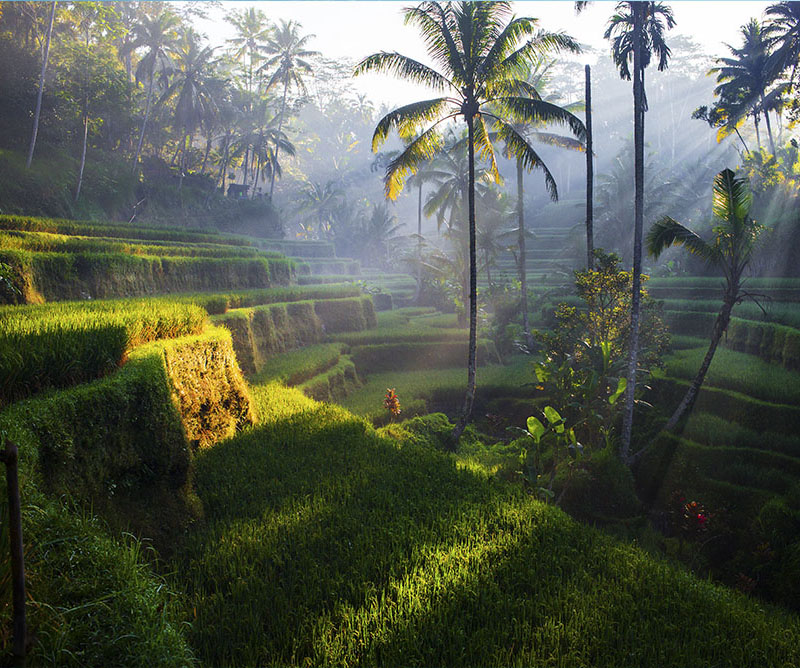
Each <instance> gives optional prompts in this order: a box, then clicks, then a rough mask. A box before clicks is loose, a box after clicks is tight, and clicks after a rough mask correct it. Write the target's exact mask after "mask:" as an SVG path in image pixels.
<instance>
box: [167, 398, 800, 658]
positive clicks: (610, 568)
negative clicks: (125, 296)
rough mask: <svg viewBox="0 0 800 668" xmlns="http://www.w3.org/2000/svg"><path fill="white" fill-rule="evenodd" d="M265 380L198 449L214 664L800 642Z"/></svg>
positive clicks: (670, 571) (199, 599) (203, 574)
mask: <svg viewBox="0 0 800 668" xmlns="http://www.w3.org/2000/svg"><path fill="white" fill-rule="evenodd" d="M253 391H254V395H255V396H256V397H257V399H256V401H257V403H258V404H259V405H260V406H262V407H263V411H262V413H261V420H262V424H261V426H260V427H258V428H256V429H253V430H251V431H249V432H248V433H245V434H242V435H240V436H239V437H237V438H236V439H234V440H232V441H228V442H226V443H223V444H220V445H218V446H217V447H215V448H214V449H212V450H208V451H205V452H203V453H201V454H200V456H199V457H198V459H197V467H196V481H197V487H198V495H199V498H200V500H201V502H202V504H203V506H204V508H205V509H206V515H205V521H204V522H202V523H198V524H195V525H194V526H193V528H192V530H191V531H190V532H189V533H188V534H187V536H186V538H185V540H184V541H183V542H182V545H181V549H180V550H179V551H177V552H176V553H175V558H174V560H173V562H172V563H171V564H170V566H169V570H170V571H171V572H172V573H173V574H172V575H171V576H170V580H171V586H172V587H173V588H174V589H178V590H182V591H185V592H186V599H185V609H186V616H187V617H188V618H191V619H193V624H192V625H191V627H189V629H188V633H189V637H190V641H191V645H192V646H193V648H194V649H195V650H196V652H197V653H198V655H199V658H200V659H201V660H202V661H203V662H204V663H205V664H206V665H342V666H344V665H375V666H379V665H380V666H394V665H437V666H508V665H536V666H545V665H564V666H594V667H597V668H600V667H605V666H638V667H642V668H645V667H649V666H654V667H655V666H659V667H663V666H710V665H721V666H722V665H725V666H760V665H774V666H779V665H780V666H789V665H793V664H796V663H798V661H800V650H799V649H798V647H800V624H799V623H798V620H797V618H796V617H794V616H790V615H788V614H785V613H781V612H779V611H777V610H775V609H771V608H765V607H763V606H761V605H758V604H757V603H755V602H754V601H752V600H748V599H746V598H745V597H743V596H741V595H739V594H736V593H734V592H731V591H730V590H726V589H724V588H721V587H718V586H714V585H712V584H710V583H709V582H706V581H703V580H698V579H696V578H694V577H693V576H691V575H689V574H688V573H686V572H683V571H680V570H676V569H674V568H672V567H671V566H669V565H667V564H666V563H665V562H662V561H658V560H654V559H653V558H652V557H649V556H647V555H646V554H645V553H644V552H642V551H641V550H639V549H637V548H636V547H633V546H631V545H628V544H625V543H621V542H619V541H617V540H614V539H612V538H610V537H608V536H606V535H604V534H602V533H600V532H598V531H596V530H593V529H590V528H587V527H586V526H583V525H580V524H578V523H576V522H574V521H572V520H570V518H569V517H568V516H567V515H565V514H564V513H562V512H561V511H559V510H557V509H555V508H553V507H552V506H547V505H544V504H542V503H539V502H537V501H535V500H533V499H532V497H531V496H530V495H528V494H526V493H525V492H524V491H523V490H522V489H521V488H519V487H517V486H511V485H507V484H504V483H500V482H497V481H492V482H490V481H487V480H486V479H485V477H483V476H478V475H473V474H471V473H469V472H467V471H463V470H462V471H459V470H457V469H456V467H455V466H454V464H453V460H451V459H449V458H448V457H446V456H445V455H443V454H442V453H439V452H436V451H434V450H433V449H431V448H428V447H425V446H415V445H412V444H411V443H409V442H405V441H403V440H402V439H401V441H399V442H398V441H395V440H393V439H389V438H387V437H382V436H380V435H378V434H377V433H376V432H374V431H372V430H371V429H370V428H368V427H367V426H366V425H365V424H364V422H363V421H361V420H359V419H357V418H354V417H353V416H352V415H351V414H349V413H347V412H346V411H344V410H342V409H339V408H336V407H334V406H328V405H319V404H315V403H313V402H310V401H309V400H307V399H304V398H302V397H301V396H298V395H299V393H297V392H295V391H293V390H289V389H286V388H280V387H277V386H274V385H273V386H267V387H265V388H254V390H253ZM394 433H397V432H396V431H395V432H394ZM256 629H257V630H258V632H257V633H254V630H256ZM665 629H668V632H665Z"/></svg>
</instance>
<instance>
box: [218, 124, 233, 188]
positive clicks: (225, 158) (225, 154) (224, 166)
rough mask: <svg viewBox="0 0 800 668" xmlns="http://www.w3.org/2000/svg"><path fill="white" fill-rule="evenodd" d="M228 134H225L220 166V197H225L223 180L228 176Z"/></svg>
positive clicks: (227, 132)
mask: <svg viewBox="0 0 800 668" xmlns="http://www.w3.org/2000/svg"><path fill="white" fill-rule="evenodd" d="M230 136H231V135H230V132H229V131H226V132H225V148H224V149H223V151H222V165H220V168H219V171H220V177H221V178H222V196H223V197H225V180H226V178H225V177H226V176H227V175H228V146H229V145H230V141H231V140H230Z"/></svg>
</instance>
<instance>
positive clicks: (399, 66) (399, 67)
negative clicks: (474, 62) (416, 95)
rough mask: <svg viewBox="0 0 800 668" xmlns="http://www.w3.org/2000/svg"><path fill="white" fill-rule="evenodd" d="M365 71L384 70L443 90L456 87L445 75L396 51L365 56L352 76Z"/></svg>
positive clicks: (401, 77)
mask: <svg viewBox="0 0 800 668" xmlns="http://www.w3.org/2000/svg"><path fill="white" fill-rule="evenodd" d="M367 72H386V73H388V74H392V75H393V76H396V77H398V78H400V79H406V80H408V81H412V82H413V83H418V84H422V85H424V86H430V87H431V88H433V89H434V90H439V91H444V90H446V89H447V88H448V87H449V88H456V87H455V85H454V84H453V83H452V82H451V81H450V80H449V79H448V78H447V77H445V76H443V75H441V74H439V72H437V71H436V70H434V69H432V68H430V67H428V66H427V65H424V64H423V63H420V62H419V61H417V60H414V59H413V58H409V57H408V56H404V55H402V54H400V53H397V52H396V51H393V52H389V51H381V52H380V53H373V54H372V55H371V56H367V57H366V58H364V60H362V61H361V62H360V63H359V64H358V65H356V67H355V69H354V70H353V76H358V75H360V74H366V73H367Z"/></svg>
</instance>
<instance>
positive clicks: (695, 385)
mask: <svg viewBox="0 0 800 668" xmlns="http://www.w3.org/2000/svg"><path fill="white" fill-rule="evenodd" d="M738 293H739V288H738V285H733V286H729V287H728V289H727V290H726V291H725V300H724V302H723V305H722V308H721V309H720V312H719V314H718V315H717V319H716V321H715V322H714V329H713V331H712V333H711V343H710V345H709V346H708V351H707V352H706V356H705V357H704V358H703V363H702V364H701V365H700V369H699V370H698V372H697V375H696V376H695V377H694V380H693V381H692V384H691V385H689V389H688V390H686V394H685V395H684V396H683V399H682V400H681V403H680V404H678V407H677V408H676V409H675V412H674V413H673V414H672V417H671V418H670V419H669V420H668V421H667V424H665V425H664V431H672V430H673V429H675V427H676V426H677V425H678V423H680V421H681V419H682V418H683V417H684V416H685V415H688V414H689V413H691V411H692V408H693V407H694V402H695V401H696V400H697V394H698V393H699V392H700V387H701V386H702V385H703V381H704V380H705V378H706V374H707V373H708V368H709V367H710V366H711V360H713V359H714V353H715V352H716V351H717V346H718V345H719V342H720V341H721V340H722V335H723V334H724V333H725V331H726V330H727V329H728V325H729V324H730V321H731V312H732V311H733V307H734V305H735V304H736V299H737V296H738Z"/></svg>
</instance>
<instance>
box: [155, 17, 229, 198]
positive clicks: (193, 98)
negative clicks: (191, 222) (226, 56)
mask: <svg viewBox="0 0 800 668" xmlns="http://www.w3.org/2000/svg"><path fill="white" fill-rule="evenodd" d="M214 51H215V49H214V48H213V47H210V46H205V47H203V46H200V42H199V36H198V35H197V33H195V32H194V31H193V30H191V29H189V30H187V31H186V32H185V33H184V35H183V37H182V39H181V42H180V45H179V46H178V47H177V48H176V49H175V52H174V53H175V61H174V63H175V64H174V76H173V78H172V82H171V83H170V85H169V87H168V88H167V90H166V91H165V92H164V95H163V96H162V97H161V102H163V101H165V100H167V99H169V98H172V97H174V96H177V100H176V102H175V123H176V125H177V126H178V128H180V130H181V145H182V149H181V172H180V174H181V175H180V181H179V186H178V189H179V190H180V189H181V188H182V186H183V177H184V174H185V171H186V153H187V151H188V145H189V141H190V139H191V137H192V136H193V135H194V133H195V132H196V130H197V128H198V127H199V126H200V124H201V123H202V122H203V121H204V119H206V118H208V117H209V116H210V115H211V114H212V113H213V112H214V110H215V108H216V101H215V98H214V95H213V91H212V85H211V81H212V80H213V77H214V71H213V68H214V65H215V61H214V60H213V59H212V57H213V55H214Z"/></svg>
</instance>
